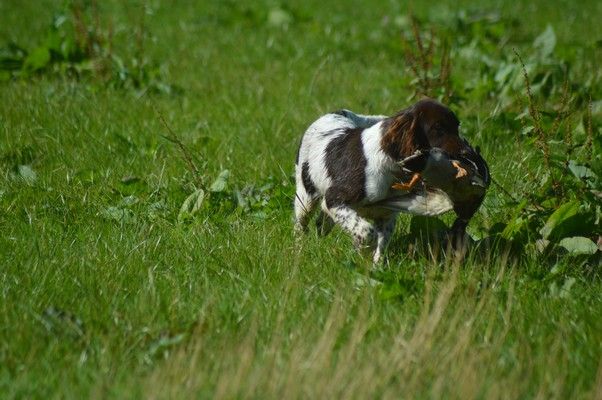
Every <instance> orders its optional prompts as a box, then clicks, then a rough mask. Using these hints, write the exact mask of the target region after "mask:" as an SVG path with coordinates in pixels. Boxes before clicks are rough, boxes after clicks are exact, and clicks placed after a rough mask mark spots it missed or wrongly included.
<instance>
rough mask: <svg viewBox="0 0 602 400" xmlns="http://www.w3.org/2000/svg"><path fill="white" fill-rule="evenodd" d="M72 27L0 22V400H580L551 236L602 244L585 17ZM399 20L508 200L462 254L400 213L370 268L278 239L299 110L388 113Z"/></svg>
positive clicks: (45, 19)
mask: <svg viewBox="0 0 602 400" xmlns="http://www.w3.org/2000/svg"><path fill="white" fill-rule="evenodd" d="M205 3H207V4H205ZM69 4H71V6H70V5H69ZM96 7H97V8H95V2H93V1H92V2H77V1H75V2H73V3H70V2H63V1H46V0H44V1H42V0H40V1H36V2H33V1H29V2H22V1H17V0H8V1H2V2H0V46H4V47H2V49H3V50H2V52H0V59H3V60H8V59H9V58H10V57H13V58H14V59H19V57H21V58H20V59H21V61H23V60H22V59H25V61H23V62H22V63H21V61H16V63H17V64H18V65H19V66H18V67H10V66H7V65H8V61H4V64H0V65H3V67H2V68H3V69H2V71H0V78H2V79H1V80H0V172H1V174H0V397H1V398H5V399H12V398H340V397H344V398H374V397H378V398H380V397H382V398H459V399H471V398H504V399H506V398H512V399H524V398H541V399H548V398H562V399H567V398H576V399H581V398H583V399H601V398H602V279H601V275H602V274H601V272H602V269H601V265H600V260H601V257H600V253H601V252H600V251H599V250H598V251H597V250H596V248H595V246H594V248H593V250H592V249H591V248H590V249H589V250H587V251H586V252H587V253H588V254H580V251H578V250H577V251H571V250H570V249H569V250H567V249H568V248H567V249H565V248H562V246H561V243H565V244H564V246H565V247H566V242H560V240H562V239H564V238H566V237H573V236H579V237H585V238H586V239H583V240H585V241H586V242H587V243H588V244H590V245H591V243H592V241H593V242H596V239H597V237H598V236H599V235H600V234H602V233H601V231H600V218H601V215H602V212H601V211H600V198H601V196H600V193H601V187H600V177H602V175H600V172H601V171H600V168H599V167H600V165H601V163H602V161H601V158H600V154H601V153H602V152H601V149H602V143H601V140H600V137H601V136H602V72H601V69H600V65H601V63H602V31H601V30H600V17H601V16H602V2H599V1H583V2H571V1H564V0H563V1H543V0H537V1H534V2H530V3H529V4H525V5H518V4H517V3H516V2H511V1H483V2H478V3H477V2H475V3H470V2H464V1H462V2H460V5H458V4H457V3H456V2H451V1H449V2H448V1H444V2H435V3H428V2H423V3H420V4H414V5H413V6H412V7H411V8H410V7H409V6H408V5H407V4H406V3H399V4H398V3H397V2H376V1H374V2H360V1H351V2H349V1H347V2H318V1H314V0H311V1H305V2H298V4H288V3H286V2H281V3H279V2H275V1H258V2H253V3H249V4H246V5H244V4H239V2H234V1H223V2H222V1H214V2H185V1H182V2H177V1H166V0H164V1H159V0H153V1H148V2H141V1H140V2H134V1H132V2H118V1H107V2H100V3H99V4H98V5H97V6H96ZM74 10H75V11H74ZM410 10H411V11H412V13H413V14H414V15H415V16H416V18H417V20H418V21H419V23H420V27H421V29H422V31H423V34H424V35H428V32H429V31H430V30H431V29H433V32H434V35H435V36H436V37H437V41H436V42H435V51H436V52H438V51H443V50H442V49H443V48H445V44H447V45H448V48H449V49H450V56H451V59H452V69H451V81H450V84H451V87H452V88H453V92H454V93H453V96H451V99H450V100H449V104H450V107H451V108H452V109H453V110H454V111H455V112H456V113H457V114H458V116H459V118H460V120H461V121H462V127H463V133H464V135H465V136H466V137H468V138H469V140H470V141H471V143H473V144H475V145H477V144H478V145H480V146H481V148H482V153H483V155H484V157H485V158H486V159H487V160H488V162H489V165H490V167H491V170H492V173H493V176H494V178H495V179H496V181H497V182H498V183H499V185H501V187H503V188H505V189H506V191H507V192H509V193H504V191H503V190H502V189H500V186H498V185H492V186H491V188H490V190H489V192H488V195H487V198H486V201H485V202H484V204H483V206H482V207H481V209H480V211H479V213H478V215H477V216H476V217H475V218H474V220H473V221H472V222H471V225H470V227H469V233H470V234H471V235H472V237H473V238H474V239H475V240H476V241H477V244H480V245H475V246H474V247H475V249H474V250H473V251H470V252H469V253H468V254H467V256H466V257H465V258H464V259H461V258H459V257H452V256H449V255H448V256H445V254H444V253H443V252H442V251H441V250H440V249H438V247H437V246H436V244H435V243H429V241H428V240H424V239H423V237H424V236H423V235H424V234H425V232H426V231H425V229H426V228H425V225H426V223H425V221H422V220H418V219H415V220H413V222H411V218H410V217H409V216H406V215H402V216H400V218H399V222H398V226H397V230H396V235H395V237H394V239H393V241H392V243H391V245H390V248H389V252H388V260H387V263H386V265H385V266H383V267H380V268H378V269H377V270H375V271H369V268H370V264H369V263H368V262H367V261H365V260H363V259H362V258H361V257H360V256H359V255H357V254H355V252H354V249H353V246H352V243H351V240H350V239H349V238H348V237H347V236H346V235H345V234H343V233H342V232H341V231H339V230H335V231H334V232H333V234H332V235H330V236H328V237H326V238H319V237H318V236H317V235H316V234H315V232H313V230H312V231H311V232H310V233H309V234H308V235H307V236H305V237H304V238H302V239H301V240H300V241H295V239H294V236H293V229H292V198H293V196H294V181H293V179H292V174H293V168H294V166H293V165H294V158H295V152H296V149H297V145H298V141H299V138H300V136H301V134H302V133H303V131H304V129H305V128H306V127H307V125H308V124H309V123H311V122H312V121H313V120H315V119H316V118H317V117H318V116H320V115H321V114H323V113H325V112H328V111H332V110H336V109H339V108H349V109H351V110H354V111H357V112H360V113H378V114H383V113H384V114H392V113H394V112H396V111H397V110H399V109H401V108H405V107H406V106H408V105H409V104H410V103H411V102H412V101H414V100H413V99H412V95H413V94H414V92H415V91H416V87H417V82H416V79H415V78H414V76H413V74H412V72H411V70H410V68H408V60H407V56H406V55H405V53H404V51H405V50H404V46H403V45H402V41H401V39H400V38H401V35H402V34H404V35H406V37H407V38H410V42H411V38H412V29H411V22H410V18H409V12H410ZM77 13H80V14H81V15H80V17H76V16H75V15H76V14H77ZM61 16H62V17H61ZM78 18H79V19H78ZM53 21H54V22H53ZM78 21H79V22H78ZM78 23H82V24H84V25H85V26H84V27H83V28H84V29H83V32H88V40H89V42H88V43H91V49H88V50H87V51H88V53H86V54H87V55H86V54H83V55H82V54H80V56H78V57H79V58H78V57H76V56H73V58H72V59H70V60H65V59H62V60H61V59H60V56H58V55H57V54H58V53H57V52H61V51H63V52H64V54H67V53H69V51H68V50H65V49H68V48H73V46H78V40H80V39H81V35H82V33H81V32H80V33H78V29H79V28H78ZM53 24H54V26H55V28H51V27H52V26H53ZM548 26H549V27H551V29H548V30H546V29H547V28H548ZM53 29H54V30H53ZM53 32H54V33H53ZM90 32H93V33H94V34H95V35H97V36H98V37H101V36H103V37H104V39H102V40H101V39H99V38H98V37H97V38H96V39H94V40H93V39H90V38H91V37H92V36H93V35H92V34H90ZM78 35H79V36H78ZM84 36H85V34H84ZM78 37H79V38H80V39H78ZM74 38H75V39H74ZM9 43H15V44H17V45H18V46H19V47H20V48H22V49H23V50H24V51H25V52H26V53H22V54H21V53H19V54H21V55H19V54H17V53H18V51H17V50H14V49H13V50H14V51H13V50H11V51H13V53H14V54H13V55H11V56H10V57H9V56H7V54H8V53H7V52H8V51H9V50H7V49H8V48H9V47H8V45H9ZM56 43H59V44H58V45H57V44H56ZM79 45H80V47H81V46H84V45H82V44H81V43H80V44H79ZM69 46H71V47H69ZM94 46H96V47H94ZM84 47H85V46H84ZM36 49H38V50H36ZM39 49H41V50H39ZM45 49H50V50H48V51H47V50H45ZM57 49H59V50H57ZM61 49H62V50H61ZM514 49H516V51H517V52H519V54H521V56H522V58H523V59H524V60H525V64H526V69H527V70H528V72H529V76H530V78H531V81H532V82H531V86H532V92H533V96H534V101H536V102H537V104H538V107H539V108H541V109H542V110H544V109H545V110H547V111H546V113H542V114H541V115H542V119H543V122H542V124H544V125H545V127H546V128H545V130H546V132H551V133H550V134H549V135H550V136H545V134H541V135H539V134H538V129H537V122H536V121H533V119H532V118H530V115H529V112H528V111H527V110H528V103H529V101H528V99H527V97H526V87H525V83H524V77H523V73H522V69H521V66H520V62H519V61H518V59H517V57H516V55H515V53H514ZM84 53H85V51H84ZM11 54H12V53H11ZM15 54H16V55H15ZM25 54H27V55H25ZM48 54H50V55H51V56H50V58H48V57H45V55H48ZM69 54H76V53H69ZM78 54H79V53H78ZM2 57H4V58H2ZM23 57H25V58H23ZM65 57H66V56H65ZM70 57H71V56H70ZM117 57H118V58H119V60H120V61H116V59H117ZM11 60H12V59H11ZM107 60H108V61H107ZM11 62H12V61H11ZM102 62H105V64H102ZM107 62H108V64H107ZM120 62H121V64H120ZM94 63H96V64H94ZM17 64H15V65H17ZM11 65H13V64H11ZM99 65H100V66H99ZM102 65H105V66H104V67H102ZM107 65H108V66H107ZM435 71H436V66H435ZM567 79H568V81H569V84H567V85H565V84H564V81H565V80H567ZM436 90H438V88H436ZM565 92H566V93H567V94H566V95H563V93H565ZM563 98H568V99H569V100H570V105H567V108H570V109H571V110H573V112H572V113H571V118H572V119H570V120H569V119H567V120H566V121H565V120H562V122H561V123H559V126H554V122H553V119H554V116H555V115H557V114H559V113H562V112H563V110H564V108H563V100H562V99H563ZM590 106H591V107H590ZM588 109H589V110H590V111H589V112H588V111H587V110H588ZM588 115H591V118H590V117H589V116H588ZM161 117H163V119H164V121H165V123H166V124H167V126H168V127H169V128H167V127H166V124H164V123H163V122H162V120H161ZM556 128H558V129H556ZM556 130H557V131H558V132H560V133H557V132H556ZM170 131H171V132H170ZM562 132H565V133H562ZM174 135H175V136H177V138H179V139H177V140H179V141H180V142H181V144H182V145H183V146H184V148H185V149H187V151H188V153H189V154H190V156H186V155H185V154H184V153H183V152H182V150H181V149H180V147H179V146H178V144H177V143H174V142H173V139H174ZM542 135H543V136H542ZM170 139H172V140H170ZM545 143H547V144H545ZM548 146H549V147H548ZM567 149H568V150H567ZM546 153H548V155H547V156H546ZM546 157H548V159H546ZM569 158H570V159H571V160H573V159H574V160H575V163H577V164H579V165H580V167H578V168H584V169H578V170H577V171H581V172H574V171H575V168H573V169H571V170H570V171H569V168H568V165H569V163H568V159H569ZM565 161H566V162H565ZM191 163H193V164H194V165H195V166H196V168H197V169H198V172H195V171H194V167H192V166H191V165H190V164H191ZM575 163H573V164H571V165H573V166H574V165H576V164H575ZM225 170H228V171H229V175H228V173H227V172H223V171H225ZM571 171H573V173H574V174H575V176H573V174H572V173H571ZM588 171H589V172H588ZM579 174H581V175H579ZM219 176H221V178H218V177H219ZM570 179H572V180H570ZM554 180H556V181H554ZM569 180H570V181H569ZM549 182H552V183H549ZM554 182H560V183H559V184H558V185H556V184H553V183H554ZM564 182H566V183H564ZM546 185H548V186H546ZM570 185H572V186H570ZM569 186H570V187H571V188H574V190H573V189H570V191H569V189H563V188H567V187H569ZM198 189H202V190H203V192H204V193H205V196H204V199H200V198H199V197H198V194H199V193H200V191H198ZM195 191H196V192H195ZM194 193H196V195H197V197H195V194H194ZM191 195H192V197H189V196H191ZM511 196H512V197H513V198H514V200H517V201H518V202H520V201H522V200H523V199H525V200H526V201H525V203H524V204H523V205H522V208H521V206H520V205H518V206H517V205H516V203H515V202H514V200H513V199H512V198H511ZM538 196H539V197H538ZM544 197H545V198H549V201H546V200H542V198H544ZM187 198H188V203H189V204H185V205H184V207H183V204H184V203H185V202H186V200H187ZM569 199H572V200H570V201H571V202H572V203H570V204H574V205H575V207H576V208H575V210H578V211H575V213H573V214H574V215H573V214H571V215H572V217H571V218H572V219H571V220H570V221H569V222H570V224H571V226H570V227H569V228H567V226H568V224H569V222H566V221H565V220H563V221H561V222H558V223H557V224H556V225H554V224H552V222H553V221H552V222H550V221H551V219H553V218H554V217H551V216H550V215H552V214H553V213H554V212H555V210H558V209H559V208H561V207H562V204H566V201H568V200H569ZM588 199H589V200H588ZM592 199H593V200H592ZM201 200H203V201H202V203H201ZM197 201H198V207H194V206H193V204H194V202H197ZM190 202H192V203H190ZM534 203H537V204H541V205H540V206H537V207H535V206H533V207H535V208H530V207H531V205H532V204H534ZM567 207H568V206H567ZM588 213H589V214H588ZM556 215H558V214H556ZM588 218H589V219H588ZM452 219H453V216H451V215H450V216H444V217H443V218H441V221H443V222H445V223H447V224H449V223H450V222H451V221H452ZM552 225H553V226H552ZM585 225H587V229H586V228H583V226H585ZM542 227H543V228H542ZM546 227H548V228H549V229H548V231H547V232H548V233H549V232H550V231H553V233H549V235H548V233H542V232H544V231H545V229H544V228H546ZM561 228H562V229H561ZM542 229H543V231H542ZM546 229H547V228H546ZM563 229H564V230H563ZM542 235H543V236H542ZM545 238H547V239H546V240H548V239H549V240H550V244H549V246H548V247H547V248H546V249H545V250H543V251H537V250H536V249H537V247H538V244H539V243H541V242H542V239H545ZM590 247H591V246H590ZM591 253H593V254H591Z"/></svg>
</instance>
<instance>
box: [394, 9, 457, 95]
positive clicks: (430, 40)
mask: <svg viewBox="0 0 602 400" xmlns="http://www.w3.org/2000/svg"><path fill="white" fill-rule="evenodd" d="M410 19H411V22H412V27H411V28H412V37H413V43H414V45H412V44H410V41H409V40H408V39H406V38H405V37H404V36H403V35H402V37H401V41H402V46H403V49H404V55H405V59H406V62H407V64H408V66H409V67H410V70H411V71H412V73H413V74H414V77H415V80H416V82H417V83H416V90H415V93H414V96H417V95H424V96H429V97H433V98H435V97H438V96H437V95H436V94H437V93H436V92H435V91H436V90H438V89H441V90H442V101H443V102H448V101H449V99H450V97H451V95H452V90H451V79H450V78H451V62H450V49H449V46H447V45H444V46H443V47H442V49H441V56H440V59H439V62H438V66H439V69H438V71H437V72H436V73H435V71H434V67H435V65H436V62H435V61H436V60H435V42H436V35H435V33H434V31H433V30H432V29H431V30H430V32H429V33H430V34H429V35H428V37H425V36H424V35H423V34H422V33H421V27H420V24H419V22H418V20H417V19H416V18H415V17H414V16H410Z"/></svg>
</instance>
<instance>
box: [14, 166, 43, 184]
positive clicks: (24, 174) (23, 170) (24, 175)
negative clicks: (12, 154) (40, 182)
mask: <svg viewBox="0 0 602 400" xmlns="http://www.w3.org/2000/svg"><path fill="white" fill-rule="evenodd" d="M17 169H18V172H19V176H20V177H21V179H23V181H25V183H27V184H28V185H33V184H34V182H35V181H36V179H38V175H37V174H36V172H35V171H34V170H33V169H31V167H30V166H29V165H19V167H18V168H17Z"/></svg>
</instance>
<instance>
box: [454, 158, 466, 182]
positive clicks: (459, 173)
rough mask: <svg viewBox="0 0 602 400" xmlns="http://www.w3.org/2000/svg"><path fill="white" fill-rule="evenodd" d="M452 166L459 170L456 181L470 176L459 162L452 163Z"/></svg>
mask: <svg viewBox="0 0 602 400" xmlns="http://www.w3.org/2000/svg"><path fill="white" fill-rule="evenodd" d="M452 165H453V166H454V167H456V169H457V170H458V173H457V174H456V179H458V178H462V177H463V176H466V175H468V172H467V171H466V170H465V169H464V168H462V166H461V165H460V163H459V162H457V161H452Z"/></svg>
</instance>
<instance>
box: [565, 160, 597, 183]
mask: <svg viewBox="0 0 602 400" xmlns="http://www.w3.org/2000/svg"><path fill="white" fill-rule="evenodd" d="M569 170H570V171H571V172H572V173H573V175H575V176H576V177H577V178H579V179H584V178H594V179H595V178H597V177H598V176H597V175H596V173H595V172H594V171H592V170H591V169H589V168H587V167H586V166H583V165H578V164H577V163H575V161H573V160H571V161H569Z"/></svg>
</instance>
